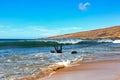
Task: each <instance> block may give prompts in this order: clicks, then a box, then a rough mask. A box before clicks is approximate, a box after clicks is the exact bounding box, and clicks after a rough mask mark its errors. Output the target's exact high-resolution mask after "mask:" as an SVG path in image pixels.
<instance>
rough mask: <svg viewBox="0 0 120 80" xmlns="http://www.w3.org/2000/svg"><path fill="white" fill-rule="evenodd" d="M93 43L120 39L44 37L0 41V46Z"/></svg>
mask: <svg viewBox="0 0 120 80" xmlns="http://www.w3.org/2000/svg"><path fill="white" fill-rule="evenodd" d="M88 43H90V44H93V43H120V40H111V39H98V40H82V39H54V40H51V39H45V40H13V41H7V42H6V41H1V40H0V48H10V47H23V48H25V47H50V46H54V45H56V44H64V45H71V44H88Z"/></svg>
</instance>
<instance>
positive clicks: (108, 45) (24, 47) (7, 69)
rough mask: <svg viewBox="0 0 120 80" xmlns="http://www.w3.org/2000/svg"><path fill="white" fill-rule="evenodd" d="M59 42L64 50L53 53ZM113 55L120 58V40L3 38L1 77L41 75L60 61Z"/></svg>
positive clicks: (3, 79) (67, 62)
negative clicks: (39, 73) (74, 52)
mask: <svg viewBox="0 0 120 80" xmlns="http://www.w3.org/2000/svg"><path fill="white" fill-rule="evenodd" d="M56 44H63V53H62V54H55V53H54V54H53V53H50V51H51V50H54V48H53V46H54V45H56ZM72 51H77V52H78V53H77V54H71V52H72ZM89 58H93V59H90V60H89ZM109 59H110V60H111V59H113V60H114V59H115V60H116V59H120V43H119V40H110V39H104V40H80V39H60V40H58V39H57V40H51V39H44V40H43V39H42V40H0V80H17V79H18V78H21V77H26V76H33V75H37V74H38V71H42V70H43V69H47V68H48V67H49V66H50V65H55V64H57V63H62V65H74V64H75V63H76V61H82V60H83V61H92V60H109ZM41 75H42V74H41Z"/></svg>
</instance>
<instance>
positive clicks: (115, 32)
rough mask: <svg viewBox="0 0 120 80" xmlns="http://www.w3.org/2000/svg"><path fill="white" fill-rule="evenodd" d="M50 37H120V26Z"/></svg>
mask: <svg viewBox="0 0 120 80" xmlns="http://www.w3.org/2000/svg"><path fill="white" fill-rule="evenodd" d="M50 38H57V39H58V38H82V39H86V38H89V39H98V38H111V39H120V26H114V27H109V28H103V29H96V30H90V31H84V32H77V33H71V34H64V35H58V36H53V37H50Z"/></svg>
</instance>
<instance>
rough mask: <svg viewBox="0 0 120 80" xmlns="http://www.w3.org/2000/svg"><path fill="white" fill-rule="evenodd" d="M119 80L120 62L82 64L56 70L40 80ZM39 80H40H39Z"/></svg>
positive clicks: (105, 61)
mask: <svg viewBox="0 0 120 80" xmlns="http://www.w3.org/2000/svg"><path fill="white" fill-rule="evenodd" d="M79 79H81V80H88V79H89V80H120V60H104V61H95V62H85V63H84V62H82V63H81V64H79V65H78V66H73V67H67V68H64V69H61V70H58V71H57V72H56V73H55V74H53V75H52V76H51V77H49V78H47V79H42V80H79ZM39 80H41V79H39Z"/></svg>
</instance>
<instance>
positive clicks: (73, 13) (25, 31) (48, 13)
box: [0, 0, 120, 39]
mask: <svg viewBox="0 0 120 80" xmlns="http://www.w3.org/2000/svg"><path fill="white" fill-rule="evenodd" d="M115 25H120V0H0V39H2V38H40V37H47V36H52V35H59V34H66V33H73V32H79V31H86V30H92V29H98V28H105V27H110V26H115Z"/></svg>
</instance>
